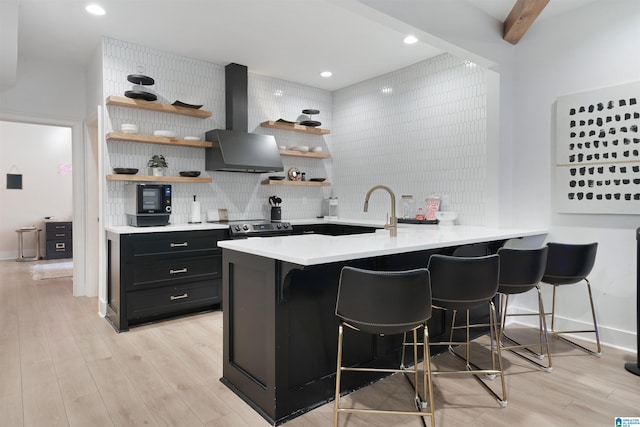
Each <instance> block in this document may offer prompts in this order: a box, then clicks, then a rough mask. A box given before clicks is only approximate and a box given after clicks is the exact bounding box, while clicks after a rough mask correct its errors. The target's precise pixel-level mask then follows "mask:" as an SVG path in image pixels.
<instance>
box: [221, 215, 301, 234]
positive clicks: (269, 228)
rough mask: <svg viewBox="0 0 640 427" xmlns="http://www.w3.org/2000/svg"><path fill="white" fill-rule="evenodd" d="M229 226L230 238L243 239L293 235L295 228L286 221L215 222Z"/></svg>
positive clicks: (244, 220)
mask: <svg viewBox="0 0 640 427" xmlns="http://www.w3.org/2000/svg"><path fill="white" fill-rule="evenodd" d="M213 222H216V223H219V224H229V237H230V238H232V239H242V238H246V237H267V236H286V235H288V234H291V232H292V231H293V226H292V225H291V223H289V222H286V221H268V220H264V219H239V220H233V221H213Z"/></svg>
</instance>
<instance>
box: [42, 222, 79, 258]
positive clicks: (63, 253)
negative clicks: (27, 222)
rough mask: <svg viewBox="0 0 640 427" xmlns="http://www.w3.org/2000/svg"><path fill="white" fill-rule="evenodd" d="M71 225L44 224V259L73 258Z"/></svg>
mask: <svg viewBox="0 0 640 427" xmlns="http://www.w3.org/2000/svg"><path fill="white" fill-rule="evenodd" d="M72 233H73V224H72V223H71V221H52V222H47V223H45V236H46V240H45V242H46V243H45V246H46V252H45V259H58V258H73V234H72Z"/></svg>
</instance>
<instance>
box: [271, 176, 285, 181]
mask: <svg viewBox="0 0 640 427" xmlns="http://www.w3.org/2000/svg"><path fill="white" fill-rule="evenodd" d="M284 178H285V177H284V176H278V175H271V176H270V177H269V179H270V180H271V181H282V180H283V179H284Z"/></svg>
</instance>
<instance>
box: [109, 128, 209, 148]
mask: <svg viewBox="0 0 640 427" xmlns="http://www.w3.org/2000/svg"><path fill="white" fill-rule="evenodd" d="M107 140H109V141H126V142H143V143H147V144H160V145H175V146H179V147H195V148H210V147H211V146H212V143H211V142H209V141H189V140H186V139H176V138H165V137H162V136H153V135H141V134H138V133H124V132H109V133H108V134H107Z"/></svg>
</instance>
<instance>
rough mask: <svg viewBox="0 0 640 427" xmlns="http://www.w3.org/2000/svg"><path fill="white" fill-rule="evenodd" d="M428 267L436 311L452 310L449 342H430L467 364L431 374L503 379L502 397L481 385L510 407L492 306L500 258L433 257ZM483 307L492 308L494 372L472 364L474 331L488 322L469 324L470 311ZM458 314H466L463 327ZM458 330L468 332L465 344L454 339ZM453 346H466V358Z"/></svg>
mask: <svg viewBox="0 0 640 427" xmlns="http://www.w3.org/2000/svg"><path fill="white" fill-rule="evenodd" d="M427 268H428V270H429V273H430V275H431V292H432V301H433V306H434V307H435V308H440V309H445V310H451V311H453V316H452V317H453V318H452V322H451V334H450V336H449V341H446V342H442V341H441V342H431V343H430V345H432V346H433V345H448V346H449V351H450V352H451V353H452V354H454V355H456V356H458V357H460V358H461V359H464V361H465V370H453V371H442V370H433V372H432V375H447V374H473V375H475V376H476V378H478V380H480V377H479V376H478V375H480V374H484V375H485V376H487V377H488V378H490V379H491V378H495V376H500V382H501V386H502V395H501V396H500V395H498V394H497V393H496V392H494V391H493V390H492V389H491V388H490V387H489V386H487V385H486V384H485V383H484V382H483V381H481V383H482V384H483V385H484V387H485V388H486V389H487V390H488V391H489V392H490V393H491V394H493V395H494V396H495V397H496V399H497V401H498V403H499V404H500V406H502V407H505V406H507V387H506V385H505V381H504V371H503V369H502V353H501V351H500V346H499V345H498V342H499V341H498V329H499V325H498V318H497V315H496V310H495V305H494V303H493V298H494V297H495V296H496V293H497V291H498V275H499V269H500V258H499V257H498V255H495V254H494V255H487V256H479V257H461V256H448V255H431V257H430V258H429V264H428V267H427ZM483 305H486V306H488V308H489V325H490V326H489V335H490V338H491V349H490V351H491V369H480V368H479V367H478V366H476V365H475V364H473V363H472V362H471V361H470V342H471V338H470V336H471V328H474V327H484V328H486V323H482V324H470V316H469V310H470V309H474V308H476V307H481V306H483ZM458 311H463V312H465V313H466V322H465V325H464V326H456V324H455V322H456V315H457V312H458ZM458 329H464V330H465V340H464V341H454V340H453V338H454V337H453V335H454V331H455V330H458ZM453 346H465V350H466V352H465V356H464V357H462V356H460V355H458V354H457V353H456V352H455V351H454V348H453ZM496 361H497V363H496Z"/></svg>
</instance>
